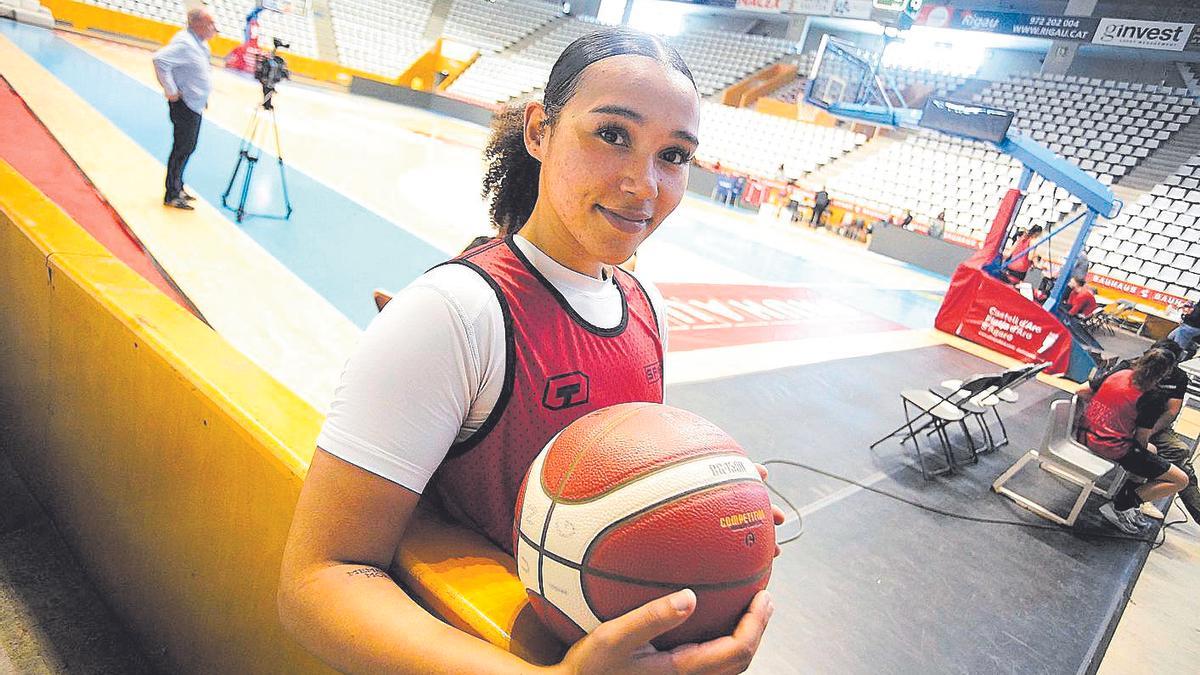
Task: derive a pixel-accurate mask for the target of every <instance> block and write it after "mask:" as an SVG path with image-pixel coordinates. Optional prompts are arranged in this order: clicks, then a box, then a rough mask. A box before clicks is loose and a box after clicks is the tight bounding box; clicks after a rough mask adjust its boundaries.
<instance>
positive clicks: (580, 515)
mask: <svg viewBox="0 0 1200 675" xmlns="http://www.w3.org/2000/svg"><path fill="white" fill-rule="evenodd" d="M519 494H520V496H519V497H518V500H517V505H516V521H515V523H514V526H513V538H514V546H513V550H514V551H515V555H516V560H517V570H518V573H519V574H520V577H521V580H522V581H523V582H524V584H525V588H526V589H527V592H528V593H529V597H530V601H531V603H532V605H533V607H534V609H535V611H536V612H537V613H538V615H539V616H540V617H541V619H542V621H543V622H544V623H545V624H546V625H547V626H548V627H549V628H550V629H551V630H552V631H553V632H554V633H555V634H557V635H558V637H560V638H561V639H562V640H563V641H564V642H567V643H571V642H574V641H576V640H578V639H579V638H581V637H583V635H584V634H585V633H586V632H590V631H591V630H593V629H594V628H596V626H598V625H599V624H600V623H601V622H603V621H607V620H609V619H613V618H615V617H617V616H620V615H621V614H624V613H626V612H628V611H630V610H632V609H635V608H637V607H639V606H641V605H643V604H645V603H647V602H649V601H650V600H653V599H655V598H658V597H661V596H664V595H667V594H668V593H671V592H673V591H677V590H680V589H683V588H690V589H692V590H693V591H695V593H696V601H697V602H696V611H695V613H694V614H693V615H692V616H691V617H689V618H688V620H687V621H686V622H684V623H683V624H682V625H681V626H679V627H677V628H675V629H674V630H671V631H670V632H668V633H665V634H664V635H662V636H661V637H660V638H659V639H657V640H655V641H654V644H655V646H657V647H659V648H660V649H666V648H670V647H672V646H675V645H679V644H684V643H688V642H699V641H704V640H708V639H712V638H715V637H718V636H721V635H728V634H730V633H731V632H732V631H733V628H734V626H735V625H736V624H737V621H738V620H739V619H740V618H741V616H742V614H743V613H744V612H745V611H746V608H747V607H748V606H749V605H750V600H751V599H752V598H753V597H754V594H755V593H757V592H758V591H760V590H762V589H763V588H765V587H766V585H767V580H768V579H769V578H770V576H771V563H772V560H773V558H774V554H775V527H774V523H773V521H772V517H771V502H770V499H769V496H768V494H767V489H766V486H765V485H764V484H763V482H762V479H761V478H760V477H759V475H758V471H757V469H756V468H755V466H754V463H753V462H751V461H750V459H749V458H748V457H747V456H746V453H745V451H744V450H742V448H741V447H740V446H739V445H738V444H737V442H736V441H734V440H733V439H732V438H731V437H730V436H729V435H728V434H726V433H725V432H724V431H722V430H721V429H719V428H718V427H717V426H716V425H714V424H713V423H711V422H709V421H707V420H705V419H703V418H701V417H699V416H698V415H695V414H692V413H690V412H687V411H685V410H680V409H678V408H672V407H670V406H666V405H661V404H656V403H624V404H620V405H615V406H611V407H608V408H604V409H602V410H597V411H595V412H593V413H590V414H588V415H585V416H583V417H581V418H579V419H578V420H576V421H575V422H574V423H573V424H571V425H570V426H568V427H567V428H566V429H564V430H563V431H562V432H561V433H559V434H558V435H557V436H555V437H554V438H553V439H551V441H550V442H549V443H548V444H546V447H545V448H544V449H543V450H542V452H541V453H540V454H539V455H538V456H537V457H536V458H535V459H534V460H533V464H532V465H530V467H529V473H528V474H527V475H526V476H525V482H524V484H523V485H522V486H521V490H520V493H519Z"/></svg>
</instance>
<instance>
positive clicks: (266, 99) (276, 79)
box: [254, 38, 291, 110]
mask: <svg viewBox="0 0 1200 675" xmlns="http://www.w3.org/2000/svg"><path fill="white" fill-rule="evenodd" d="M274 43H275V46H274V48H272V49H271V53H270V54H262V55H260V56H259V57H258V65H256V66H255V67H254V79H256V80H258V83H259V84H261V85H262V91H263V106H264V107H265V108H266V109H267V110H270V109H271V95H272V94H274V93H275V85H277V84H279V83H280V82H281V81H282V80H286V79H288V77H289V73H288V67H287V61H284V60H283V57H282V56H280V55H279V49H280V48H281V47H282V48H283V49H287V48H289V47H290V46H291V45H289V44H288V43H286V42H284V41H283V40H280V39H279V38H274Z"/></svg>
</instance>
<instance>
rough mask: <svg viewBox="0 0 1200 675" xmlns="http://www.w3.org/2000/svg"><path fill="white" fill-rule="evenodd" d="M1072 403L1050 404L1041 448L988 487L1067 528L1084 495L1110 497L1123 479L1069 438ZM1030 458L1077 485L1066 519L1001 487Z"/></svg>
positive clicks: (1117, 467) (1123, 476)
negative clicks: (1105, 481) (1104, 480)
mask: <svg viewBox="0 0 1200 675" xmlns="http://www.w3.org/2000/svg"><path fill="white" fill-rule="evenodd" d="M1076 405H1077V399H1075V398H1072V399H1071V400H1069V401H1068V400H1065V399H1064V400H1059V401H1054V402H1053V403H1051V404H1050V422H1049V424H1048V425H1047V426H1046V433H1045V434H1044V435H1043V437H1042V444H1041V447H1039V448H1038V449H1036V450H1030V451H1029V452H1027V453H1025V454H1024V455H1022V456H1021V458H1020V459H1018V460H1017V461H1016V463H1015V464H1013V465H1012V466H1011V467H1009V468H1008V470H1007V471H1005V472H1004V473H1002V474H1000V477H999V478H997V479H996V482H994V483H992V490H994V491H995V492H997V493H999V494H1001V495H1004V496H1005V497H1008V498H1009V499H1011V500H1013V501H1014V502H1016V503H1017V504H1019V505H1021V506H1023V507H1025V508H1027V509H1029V510H1030V511H1032V512H1034V513H1036V514H1037V515H1039V516H1041V517H1043V518H1045V519H1047V520H1051V521H1053V522H1056V523H1058V524H1060V525H1066V526H1067V527H1071V526H1073V525H1074V524H1075V519H1076V518H1078V517H1079V512H1080V511H1082V510H1083V505H1084V503H1085V502H1086V501H1087V498H1088V495H1090V494H1091V493H1093V492H1095V493H1096V494H1100V495H1103V496H1105V497H1108V498H1110V499H1111V497H1112V495H1113V494H1115V493H1116V491H1117V490H1118V489H1119V488H1120V485H1121V484H1122V483H1123V482H1124V480H1125V471H1124V470H1122V469H1121V468H1120V467H1119V466H1116V465H1115V464H1113V463H1112V462H1110V461H1108V460H1107V459H1104V458H1103V457H1099V456H1097V455H1094V454H1092V452H1091V451H1090V450H1088V449H1087V447H1086V446H1084V445H1083V444H1081V443H1079V442H1077V441H1076V440H1075V438H1074V437H1073V435H1072V433H1071V425H1072V423H1073V421H1074V419H1075V407H1076ZM1031 460H1037V462H1038V464H1039V465H1040V466H1041V468H1043V469H1045V470H1047V471H1049V472H1050V473H1053V474H1054V475H1056V476H1058V477H1059V478H1062V479H1064V480H1066V481H1068V482H1070V483H1073V484H1074V485H1077V486H1079V488H1080V490H1079V495H1078V496H1077V497H1076V498H1075V504H1074V505H1073V506H1072V507H1071V512H1070V513H1069V514H1068V515H1067V517H1066V518H1064V517H1062V516H1060V515H1058V514H1057V513H1054V512H1053V511H1051V510H1050V509H1048V508H1047V507H1045V506H1043V505H1041V504H1038V503H1037V502H1035V501H1033V499H1031V498H1029V497H1027V496H1025V495H1021V494H1018V493H1017V492H1016V491H1014V490H1012V489H1011V488H1008V487H1005V483H1007V482H1008V481H1009V480H1010V479H1011V478H1012V477H1013V476H1015V475H1016V474H1017V472H1018V471H1020V470H1021V469H1022V468H1023V467H1024V466H1025V465H1026V464H1028V463H1029V462H1030V461H1031ZM1114 467H1115V468H1116V469H1117V471H1116V472H1115V474H1114V477H1113V480H1112V482H1111V483H1110V484H1109V486H1108V488H1107V489H1103V488H1099V487H1097V486H1096V482H1097V481H1098V480H1099V479H1100V478H1101V477H1103V476H1104V475H1105V474H1107V473H1109V472H1110V471H1112V470H1113V469H1114Z"/></svg>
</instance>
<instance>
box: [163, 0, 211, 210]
mask: <svg viewBox="0 0 1200 675" xmlns="http://www.w3.org/2000/svg"><path fill="white" fill-rule="evenodd" d="M216 34H217V28H216V24H215V23H213V18H212V14H210V13H209V11H208V10H207V9H204V8H202V7H201V8H196V9H191V10H188V13H187V29H186V30H181V31H179V32H178V33H176V34H175V37H173V38H171V41H170V42H168V43H167V45H166V46H165V47H163V48H162V49H160V50H158V51H157V52H155V53H154V73H155V75H157V76H158V82H159V84H161V85H162V88H163V93H164V94H166V97H167V102H168V106H169V108H170V114H171V124H172V125H173V126H174V128H175V142H174V143H173V144H172V145H171V156H170V158H168V160H167V190H166V194H165V195H164V196H163V205H164V206H173V207H175V208H177V209H186V210H189V211H190V210H191V209H192V206H191V204H188V201H190V200H191V199H194V197H192V196H191V195H189V194H187V193H186V192H184V191H183V169H184V167H186V166H187V161H188V158H189V157H191V156H192V152H193V151H194V150H195V149H196V141H197V139H199V137H200V118H201V115H202V114H203V112H204V109H205V108H206V107H208V95H209V94H210V93H211V92H212V78H211V77H210V75H209V70H210V69H211V68H212V64H211V63H210V61H209V59H210V58H211V57H212V52H211V51H210V50H209V48H208V44H207V41H208V39H209V38H211V37H212V36H214V35H216Z"/></svg>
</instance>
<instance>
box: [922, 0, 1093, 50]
mask: <svg viewBox="0 0 1200 675" xmlns="http://www.w3.org/2000/svg"><path fill="white" fill-rule="evenodd" d="M1099 22H1100V20H1099V19H1096V18H1092V17H1082V16H1048V15H1045V14H1018V13H1016V12H989V11H981V10H971V9H951V8H950V7H946V6H945V5H925V6H924V7H922V8H921V12H920V13H919V14H918V15H917V23H918V24H920V25H922V26H929V27H931V28H956V29H958V30H977V31H984V32H988V33H1001V34H1005V35H1020V36H1022V37H1033V38H1043V39H1046V40H1071V41H1075V42H1087V41H1089V40H1091V39H1092V36H1093V35H1094V34H1095V32H1096V26H1097V25H1098V24H1099Z"/></svg>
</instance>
